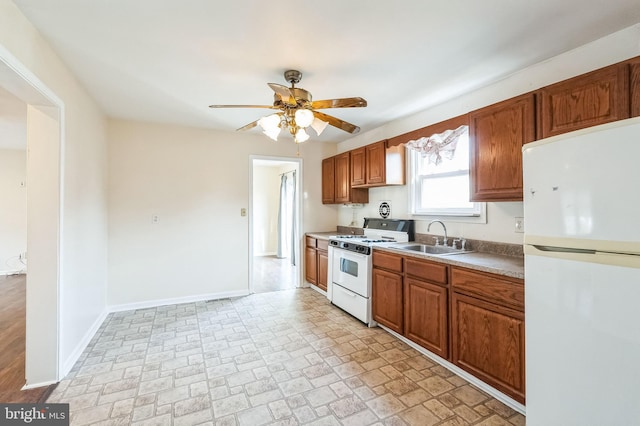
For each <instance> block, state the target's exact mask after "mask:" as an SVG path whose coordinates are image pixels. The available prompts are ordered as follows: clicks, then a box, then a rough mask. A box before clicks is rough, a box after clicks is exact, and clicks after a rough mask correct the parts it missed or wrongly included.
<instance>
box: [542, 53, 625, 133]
mask: <svg viewBox="0 0 640 426" xmlns="http://www.w3.org/2000/svg"><path fill="white" fill-rule="evenodd" d="M628 84H629V74H628V65H627V64H617V65H612V66H610V67H606V68H602V69H599V70H596V71H593V72H590V73H587V74H583V75H581V76H578V77H575V78H571V79H569V80H565V81H561V82H560V83H556V84H553V85H551V86H547V87H544V88H542V89H541V90H540V99H539V104H538V107H539V110H538V119H539V123H538V125H539V127H538V130H539V135H538V137H539V138H540V139H542V138H547V137H549V136H554V135H559V134H561V133H566V132H571V131H573V130H578V129H582V128H585V127H590V126H597V125H598V124H604V123H609V122H611V121H616V120H623V119H625V118H628V117H629V85H628Z"/></svg>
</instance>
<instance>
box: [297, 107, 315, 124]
mask: <svg viewBox="0 0 640 426" xmlns="http://www.w3.org/2000/svg"><path fill="white" fill-rule="evenodd" d="M314 118H315V117H314V116H313V112H312V111H310V110H308V109H299V110H297V111H296V124H297V125H298V127H308V126H309V125H311V123H312V122H313V120H314Z"/></svg>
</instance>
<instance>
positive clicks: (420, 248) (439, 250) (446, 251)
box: [395, 243, 471, 256]
mask: <svg viewBox="0 0 640 426" xmlns="http://www.w3.org/2000/svg"><path fill="white" fill-rule="evenodd" d="M395 248H398V249H400V250H408V251H415V252H418V253H428V254H433V255H438V256H450V255H453V254H462V253H471V251H470V250H461V249H457V248H453V247H448V246H429V245H426V244H416V243H410V244H401V245H397V246H396V247H395Z"/></svg>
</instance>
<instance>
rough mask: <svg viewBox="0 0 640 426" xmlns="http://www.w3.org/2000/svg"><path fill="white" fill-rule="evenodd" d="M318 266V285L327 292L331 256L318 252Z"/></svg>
mask: <svg viewBox="0 0 640 426" xmlns="http://www.w3.org/2000/svg"><path fill="white" fill-rule="evenodd" d="M316 264H317V268H318V276H317V278H316V285H317V286H318V287H319V288H320V289H322V290H324V291H327V276H328V273H329V255H328V253H327V252H326V251H324V250H318V251H317V258H316Z"/></svg>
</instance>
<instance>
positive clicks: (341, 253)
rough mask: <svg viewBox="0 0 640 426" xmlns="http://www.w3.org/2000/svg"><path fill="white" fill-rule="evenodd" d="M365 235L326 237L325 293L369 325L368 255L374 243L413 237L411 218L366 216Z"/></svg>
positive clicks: (369, 273)
mask: <svg viewBox="0 0 640 426" xmlns="http://www.w3.org/2000/svg"><path fill="white" fill-rule="evenodd" d="M363 229H364V235H336V236H332V237H329V253H328V255H329V271H328V288H327V297H328V298H329V300H331V303H333V304H334V305H336V306H338V307H339V308H341V309H343V310H344V311H346V312H347V313H349V314H351V315H353V316H354V317H356V318H358V319H359V320H360V321H362V322H364V323H365V324H367V325H368V326H370V327H373V326H375V325H376V323H375V322H374V321H373V318H372V312H371V270H372V265H373V261H372V258H371V252H372V248H373V247H374V246H377V245H378V246H379V245H386V244H390V243H395V242H407V241H412V240H413V239H414V235H415V231H414V222H413V221H412V220H397V219H377V218H365V220H364V226H363Z"/></svg>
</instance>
